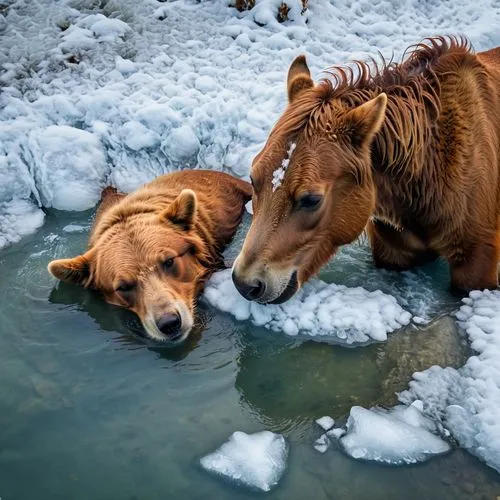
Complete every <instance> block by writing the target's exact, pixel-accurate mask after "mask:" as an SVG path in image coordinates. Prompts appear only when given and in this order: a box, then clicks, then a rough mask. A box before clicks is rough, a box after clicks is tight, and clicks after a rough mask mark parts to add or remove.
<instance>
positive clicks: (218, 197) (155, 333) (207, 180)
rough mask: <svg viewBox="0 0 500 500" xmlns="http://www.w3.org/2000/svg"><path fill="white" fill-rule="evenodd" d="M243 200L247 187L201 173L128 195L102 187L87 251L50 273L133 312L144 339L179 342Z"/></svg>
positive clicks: (226, 177)
mask: <svg viewBox="0 0 500 500" xmlns="http://www.w3.org/2000/svg"><path fill="white" fill-rule="evenodd" d="M250 197H251V187H250V185H249V184H248V183H246V182H244V181H242V180H239V179H236V178H234V177H231V176H230V175H227V174H224V173H221V172H210V171H203V170H192V171H181V172H176V173H173V174H168V175H163V176H161V177H158V178H157V179H156V180H154V181H153V182H151V183H149V184H147V185H145V186H144V187H142V188H140V189H139V190H138V191H136V192H134V193H132V194H129V195H124V194H121V193H118V192H117V191H116V190H115V189H113V188H107V189H105V190H104V192H103V196H102V201H101V204H100V206H99V210H98V212H97V216H96V220H95V223H94V227H93V229H92V233H91V235H90V241H89V249H88V250H87V252H86V253H84V254H83V255H80V256H78V257H75V258H73V259H61V260H54V261H52V262H51V263H50V264H49V266H48V269H49V272H50V273H51V274H52V275H53V276H55V277H56V278H58V279H60V280H62V281H67V282H71V283H75V284H78V285H82V286H84V287H87V288H93V289H96V290H99V291H100V292H102V294H103V296H104V298H105V299H106V301H107V302H109V303H110V304H115V305H118V306H122V307H126V308H128V309H130V310H132V311H134V312H135V313H136V314H137V315H138V316H139V318H140V319H141V321H142V324H143V326H144V328H145V330H146V333H147V335H148V336H149V337H150V338H152V339H155V340H159V341H163V342H181V341H182V340H184V339H185V338H186V337H187V336H188V334H189V332H190V330H191V328H192V326H193V311H194V302H195V299H196V297H197V296H198V294H199V293H200V292H201V290H202V289H203V285H204V283H205V281H206V280H207V279H208V278H209V277H210V275H211V273H212V272H213V271H214V270H216V269H218V268H221V267H223V260H222V257H221V252H222V251H223V249H224V247H225V246H226V245H227V244H228V243H229V242H230V241H231V239H232V237H233V235H234V233H235V231H236V228H237V226H238V224H239V222H240V221H241V217H242V215H243V211H244V206H245V203H246V202H247V201H248V200H249V199H250Z"/></svg>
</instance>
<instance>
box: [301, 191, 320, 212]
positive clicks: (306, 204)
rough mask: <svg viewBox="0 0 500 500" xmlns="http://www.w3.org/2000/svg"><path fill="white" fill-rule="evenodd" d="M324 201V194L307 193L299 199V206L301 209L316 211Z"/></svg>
mask: <svg viewBox="0 0 500 500" xmlns="http://www.w3.org/2000/svg"><path fill="white" fill-rule="evenodd" d="M322 201H323V196H322V195H320V194H305V195H304V196H302V197H301V198H300V199H299V200H298V203H297V208H298V209H299V210H305V211H308V212H314V211H315V210H317V209H318V208H319V207H320V206H321V202H322Z"/></svg>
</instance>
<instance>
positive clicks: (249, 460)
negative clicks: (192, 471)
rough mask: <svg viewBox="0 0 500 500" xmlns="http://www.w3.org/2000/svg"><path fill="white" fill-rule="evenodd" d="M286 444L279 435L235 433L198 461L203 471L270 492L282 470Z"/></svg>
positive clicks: (271, 433)
mask: <svg viewBox="0 0 500 500" xmlns="http://www.w3.org/2000/svg"><path fill="white" fill-rule="evenodd" d="M287 456H288V447H287V444H286V441H285V438H284V437H283V436H282V435H281V434H275V433H273V432H269V431H262V432H256V433H255V434H246V433H244V432H240V431H237V432H235V433H234V434H233V435H232V436H231V437H230V438H229V440H228V441H227V442H226V443H224V444H223V445H222V446H221V447H220V448H219V449H217V450H215V451H214V452H213V453H210V454H209V455H206V456H205V457H203V458H202V459H201V460H200V463H201V465H202V467H204V468H205V469H206V470H208V471H211V472H214V473H216V474H219V475H221V476H224V477H227V478H229V479H232V480H234V481H236V482H238V483H242V484H244V485H246V486H250V487H253V488H258V489H260V490H262V491H269V490H270V489H271V488H272V487H273V486H275V485H276V484H278V481H279V480H280V478H281V476H282V475H283V473H284V472H285V468H286V460H287Z"/></svg>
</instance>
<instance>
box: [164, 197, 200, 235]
mask: <svg viewBox="0 0 500 500" xmlns="http://www.w3.org/2000/svg"><path fill="white" fill-rule="evenodd" d="M197 204H198V202H197V199H196V193H195V192H194V191H193V190H191V189H183V190H182V191H181V193H180V194H179V196H177V198H176V199H175V200H174V201H173V202H172V203H171V204H170V205H169V206H168V207H167V208H166V209H165V210H164V211H163V212H162V213H161V214H160V218H161V219H162V220H168V221H170V222H172V223H174V224H176V225H179V226H181V227H182V228H183V229H184V230H185V231H188V230H189V229H191V227H192V226H193V224H194V221H195V219H196V209H197Z"/></svg>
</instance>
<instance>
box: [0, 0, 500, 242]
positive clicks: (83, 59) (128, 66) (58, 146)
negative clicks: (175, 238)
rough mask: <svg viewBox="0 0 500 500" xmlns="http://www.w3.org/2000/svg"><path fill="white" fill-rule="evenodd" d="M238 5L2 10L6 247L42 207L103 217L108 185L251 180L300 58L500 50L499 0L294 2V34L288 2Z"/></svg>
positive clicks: (127, 2) (76, 4)
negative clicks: (417, 49)
mask: <svg viewBox="0 0 500 500" xmlns="http://www.w3.org/2000/svg"><path fill="white" fill-rule="evenodd" d="M228 3H229V2H227V1H226V0H213V1H205V2H201V3H200V2H198V1H195V0H178V1H175V2H168V3H164V2H158V1H157V0H142V1H139V2H137V1H135V0H120V1H118V0H104V1H97V0H59V1H54V0H1V1H0V37H1V40H0V67H1V68H2V72H1V75H0V85H2V92H1V95H0V109H1V111H2V113H1V126H0V211H1V213H0V219H1V218H2V216H3V215H4V214H8V220H7V222H5V223H3V225H4V226H6V229H5V230H3V231H2V235H1V237H0V244H1V245H2V246H3V245H6V244H8V243H10V242H14V241H16V240H18V239H19V238H20V237H21V236H22V235H23V234H25V233H27V232H29V231H33V230H34V229H36V227H38V226H39V225H40V218H41V217H43V213H42V211H41V210H40V209H39V207H55V208H60V209H65V210H82V209H86V208H90V207H91V206H93V205H94V204H95V203H96V201H97V199H98V194H99V191H100V189H101V188H102V187H103V186H105V185H107V184H113V185H115V186H117V187H118V188H120V189H122V190H125V191H130V190H132V189H134V188H135V187H137V186H138V185H140V184H142V183H144V182H145V181H148V180H150V179H152V178H153V177H154V176H156V175H158V174H160V173H163V172H166V171H169V170H172V169H176V168H179V167H188V166H189V167H193V166H198V167H204V168H211V169H219V170H221V169H223V170H227V171H231V172H233V173H235V174H236V175H239V176H246V175H247V174H248V169H249V165H250V161H251V158H252V156H253V155H254V154H255V152H256V151H257V150H258V149H259V147H260V146H261V144H262V143H263V141H264V140H265V138H266V135H267V132H268V130H269V128H270V127H271V125H272V123H273V122H274V121H275V120H276V119H277V117H278V115H279V113H280V111H281V110H282V109H283V105H284V97H285V93H284V77H285V72H286V69H287V67H288V65H289V64H290V62H291V60H292V59H293V57H294V56H295V55H297V54H298V53H306V54H307V56H308V60H309V63H310V66H311V68H312V70H313V73H314V76H315V77H318V76H319V75H320V71H321V70H322V69H323V68H325V67H327V66H328V65H331V64H333V63H342V62H345V61H347V60H349V59H352V58H353V57H364V56H366V55H368V54H369V55H372V56H373V55H376V54H377V51H378V50H380V51H381V52H382V53H383V54H384V55H386V56H389V57H390V56H391V55H392V53H393V52H394V53H395V54H396V56H399V55H401V53H402V52H403V50H404V49H405V48H406V46H407V45H409V44H411V43H414V42H416V41H418V40H420V39H421V38H422V37H424V36H426V35H433V34H436V33H457V32H460V33H465V34H467V35H468V36H469V37H470V38H471V40H472V42H473V44H474V45H475V46H476V47H477V48H478V49H483V48H486V47H491V46H493V45H498V44H500V32H499V31H498V29H497V27H498V25H500V13H499V8H498V2H497V0H480V1H478V2H475V3H474V4H471V3H470V2H469V1H467V0H458V1H456V2H440V1H432V0H429V1H426V2H420V1H418V0H407V1H404V2H389V1H387V0H379V1H371V0H361V1H355V2H354V1H351V0H339V1H336V2H332V3H330V2H329V1H327V0H315V1H314V2H310V9H309V11H308V13H307V15H306V16H301V15H300V13H299V12H298V11H299V2H298V0H294V1H291V2H290V5H291V7H292V10H291V11H290V13H289V17H290V21H288V22H286V23H284V24H279V23H277V22H276V21H275V20H274V15H273V12H274V11H275V9H276V5H277V3H279V2H277V1H276V0H260V1H258V2H257V5H256V7H255V8H254V9H252V10H251V11H248V12H244V13H238V12H237V11H236V9H234V8H232V7H230V6H228ZM306 20H307V21H308V23H307V24H306ZM255 21H257V23H259V24H256V22H255ZM19 200H24V201H25V202H24V204H19ZM28 219H32V221H30V222H27V220H28Z"/></svg>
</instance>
